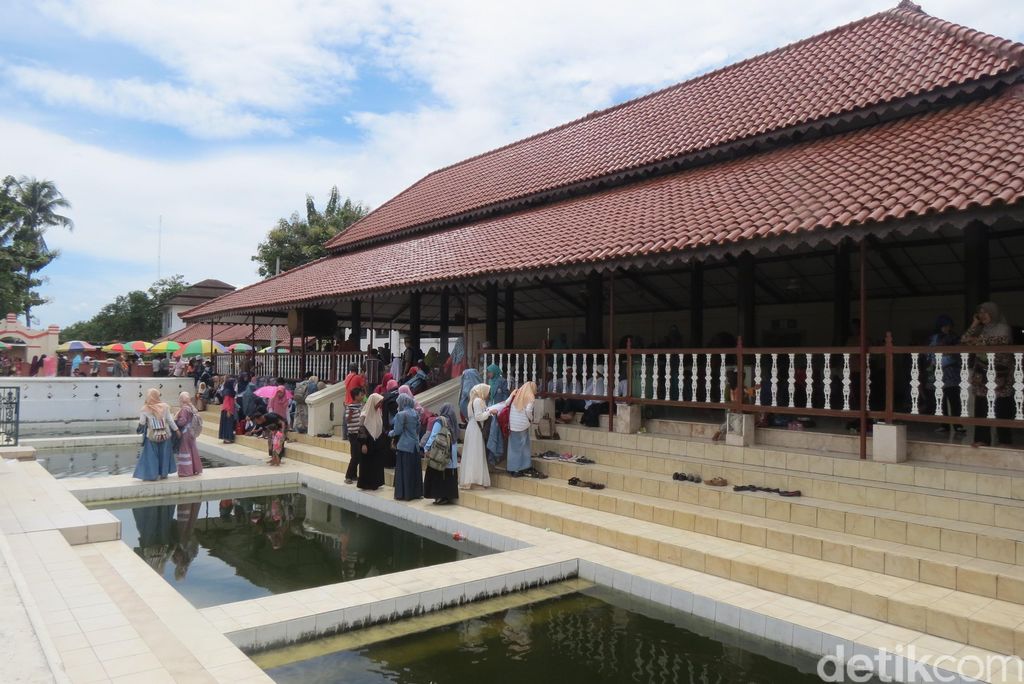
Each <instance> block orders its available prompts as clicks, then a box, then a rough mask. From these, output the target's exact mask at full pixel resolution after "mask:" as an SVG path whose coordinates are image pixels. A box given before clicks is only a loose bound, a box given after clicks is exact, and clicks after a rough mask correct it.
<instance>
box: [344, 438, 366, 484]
mask: <svg viewBox="0 0 1024 684" xmlns="http://www.w3.org/2000/svg"><path fill="white" fill-rule="evenodd" d="M348 449H349V457H348V470H346V471H345V479H346V480H358V479H359V457H360V456H361V455H362V453H361V450H362V442H360V441H359V440H358V439H356V438H355V437H349V438H348Z"/></svg>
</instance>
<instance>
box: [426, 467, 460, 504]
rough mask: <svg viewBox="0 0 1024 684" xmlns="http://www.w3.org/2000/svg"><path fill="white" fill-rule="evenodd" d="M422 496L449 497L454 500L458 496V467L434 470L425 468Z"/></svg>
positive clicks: (431, 497) (430, 497)
mask: <svg viewBox="0 0 1024 684" xmlns="http://www.w3.org/2000/svg"><path fill="white" fill-rule="evenodd" d="M423 496H425V497H427V498H428V499H434V500H437V499H449V500H451V501H454V500H455V499H458V498H459V469H458V468H445V469H444V470H434V469H433V468H429V467H428V468H427V472H426V473H424V474H423Z"/></svg>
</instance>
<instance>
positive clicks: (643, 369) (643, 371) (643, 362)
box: [640, 354, 647, 399]
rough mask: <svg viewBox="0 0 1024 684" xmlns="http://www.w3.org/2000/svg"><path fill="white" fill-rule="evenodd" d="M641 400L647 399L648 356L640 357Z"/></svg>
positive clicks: (642, 355)
mask: <svg viewBox="0 0 1024 684" xmlns="http://www.w3.org/2000/svg"><path fill="white" fill-rule="evenodd" d="M640 398H641V399H646V398H647V354H641V355H640Z"/></svg>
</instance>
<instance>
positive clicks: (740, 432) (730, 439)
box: [725, 413, 754, 447]
mask: <svg viewBox="0 0 1024 684" xmlns="http://www.w3.org/2000/svg"><path fill="white" fill-rule="evenodd" d="M725 443H726V444H728V445H729V446H742V447H747V446H751V445H753V443H754V416H753V415H751V414H749V413H730V414H728V416H727V418H726V429H725Z"/></svg>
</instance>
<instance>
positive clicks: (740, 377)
mask: <svg viewBox="0 0 1024 684" xmlns="http://www.w3.org/2000/svg"><path fill="white" fill-rule="evenodd" d="M745 375H746V369H745V368H744V366H743V335H739V336H737V337H736V396H735V397H732V399H731V401H730V403H731V404H733V406H734V410H735V411H736V412H737V413H742V412H743V381H744V377H745Z"/></svg>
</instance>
